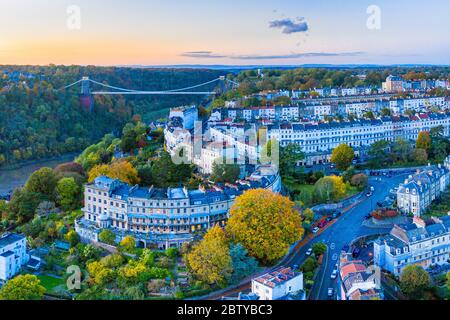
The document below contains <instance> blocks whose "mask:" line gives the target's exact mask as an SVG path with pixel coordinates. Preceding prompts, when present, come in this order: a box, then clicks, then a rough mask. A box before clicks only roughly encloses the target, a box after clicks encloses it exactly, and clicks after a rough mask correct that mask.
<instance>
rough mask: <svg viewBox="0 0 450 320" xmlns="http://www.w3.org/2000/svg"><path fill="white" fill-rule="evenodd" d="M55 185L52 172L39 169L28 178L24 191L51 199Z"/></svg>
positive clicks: (48, 169) (54, 177) (47, 169)
mask: <svg viewBox="0 0 450 320" xmlns="http://www.w3.org/2000/svg"><path fill="white" fill-rule="evenodd" d="M56 183H57V180H56V176H55V174H54V173H53V170H52V169H50V168H41V169H39V170H37V171H35V172H34V173H33V174H32V175H31V176H30V177H29V178H28V181H27V183H26V184H25V188H24V189H25V190H26V191H28V192H34V193H40V194H42V195H44V196H47V197H48V198H49V199H53V198H54V192H55V188H56Z"/></svg>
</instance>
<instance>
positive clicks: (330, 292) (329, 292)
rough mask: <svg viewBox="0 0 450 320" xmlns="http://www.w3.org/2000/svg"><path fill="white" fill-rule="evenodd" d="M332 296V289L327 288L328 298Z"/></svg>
mask: <svg viewBox="0 0 450 320" xmlns="http://www.w3.org/2000/svg"><path fill="white" fill-rule="evenodd" d="M333 295H334V289H333V288H328V297H330V298H331V297H332V296H333Z"/></svg>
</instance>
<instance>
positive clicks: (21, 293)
mask: <svg viewBox="0 0 450 320" xmlns="http://www.w3.org/2000/svg"><path fill="white" fill-rule="evenodd" d="M44 293H45V288H44V287H43V286H41V281H40V280H39V279H38V278H37V277H36V276H34V275H31V274H25V275H19V276H17V277H15V278H13V279H11V280H9V281H8V282H7V283H6V284H5V285H4V286H3V287H2V288H1V289H0V300H41V299H42V298H43V297H44Z"/></svg>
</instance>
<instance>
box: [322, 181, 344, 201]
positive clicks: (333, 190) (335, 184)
mask: <svg viewBox="0 0 450 320" xmlns="http://www.w3.org/2000/svg"><path fill="white" fill-rule="evenodd" d="M346 192H347V186H346V185H345V183H344V181H343V179H342V177H337V176H328V177H323V178H322V179H320V180H319V181H317V182H316V184H315V185H314V196H315V199H317V200H318V201H319V202H329V201H338V200H341V199H342V198H344V197H345V195H346Z"/></svg>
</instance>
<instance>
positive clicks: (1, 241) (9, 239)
mask: <svg viewBox="0 0 450 320" xmlns="http://www.w3.org/2000/svg"><path fill="white" fill-rule="evenodd" d="M23 239H25V237H24V236H23V235H20V234H17V233H10V234H7V235H6V236H4V237H3V238H0V248H3V247H6V246H8V245H10V244H13V243H15V242H17V241H20V240H23Z"/></svg>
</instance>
